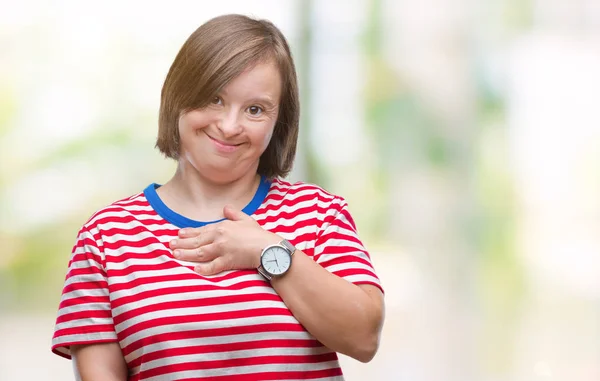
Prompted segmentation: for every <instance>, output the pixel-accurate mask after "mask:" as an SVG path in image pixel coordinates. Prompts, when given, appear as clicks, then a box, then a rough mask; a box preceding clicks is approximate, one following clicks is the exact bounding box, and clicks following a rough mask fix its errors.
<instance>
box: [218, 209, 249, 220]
mask: <svg viewBox="0 0 600 381" xmlns="http://www.w3.org/2000/svg"><path fill="white" fill-rule="evenodd" d="M223 216H225V218H227V219H228V220H231V221H243V220H247V219H248V218H252V217H250V216H249V215H247V214H246V213H244V212H242V211H241V210H239V209H236V208H234V207H233V206H231V205H225V207H224V208H223Z"/></svg>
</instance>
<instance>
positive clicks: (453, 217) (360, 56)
mask: <svg viewBox="0 0 600 381" xmlns="http://www.w3.org/2000/svg"><path fill="white" fill-rule="evenodd" d="M223 13H244V14H248V15H254V16H257V17H260V18H267V19H270V20H271V21H273V22H274V23H275V24H276V25H278V26H279V27H280V28H281V29H282V30H283V32H284V33H285V34H286V36H287V37H288V38H289V41H290V43H291V45H292V47H293V50H294V55H295V59H296V62H297V65H298V68H299V75H300V80H301V92H302V98H303V101H302V102H303V103H302V106H303V107H302V111H303V114H302V133H301V146H300V153H299V156H298V158H297V163H296V167H295V169H294V172H293V174H292V175H291V178H292V179H294V180H305V181H311V182H316V183H318V184H320V185H322V186H324V187H325V188H327V189H329V190H330V191H332V192H334V193H338V194H341V195H343V196H345V197H346V198H347V199H348V200H349V203H350V208H351V210H352V212H353V214H354V216H355V219H356V222H357V224H358V227H359V231H360V233H361V236H362V238H363V240H364V241H365V243H366V245H367V247H368V248H369V249H370V251H371V253H372V257H373V260H374V263H375V266H376V269H377V271H378V273H379V275H380V276H381V278H382V281H383V284H384V287H385V289H386V301H387V320H386V325H385V329H384V332H383V340H382V345H381V349H380V352H379V354H378V355H377V357H376V358H375V359H374V360H373V361H372V362H371V363H369V364H360V363H357V362H355V361H353V360H350V359H347V358H343V364H344V369H345V373H346V375H347V379H348V380H351V381H358V380H389V381H392V380H393V381H438V380H439V381H467V380H473V381H505V380H506V381H538V380H539V381H542V380H543V381H546V380H561V381H563V380H564V381H567V380H568V381H575V380H576V381H598V380H600V111H599V110H600V1H598V0H483V1H475V2H474V1H465V0H454V1H450V0H402V1H393V0H370V1H369V0H327V1H312V2H311V1H300V0H298V1H291V0H288V1H275V0H272V1H268V0H254V1H247V0H246V1H229V0H221V1H191V0H190V1H179V0H173V1H169V2H167V1H162V2H148V1H116V0H113V1H104V2H101V3H99V2H87V1H66V0H60V1H58V0H57V1H52V2H50V1H43V0H20V1H8V0H0V380H3V381H4V380H68V379H72V376H71V368H70V362H69V361H67V360H64V359H61V358H59V357H57V356H55V355H53V354H51V352H50V340H51V336H52V330H53V325H54V318H55V314H56V310H57V306H58V302H59V298H60V292H61V287H62V282H63V280H64V276H65V272H66V266H67V261H68V259H69V255H70V250H71V247H72V245H73V243H74V239H75V235H76V232H77V230H78V228H79V227H80V226H81V224H83V223H84V222H85V220H86V219H87V218H88V217H89V216H90V215H91V213H93V212H94V211H95V210H96V209H98V208H100V207H102V206H104V205H106V204H109V203H111V202H112V201H114V200H116V199H119V198H122V197H125V196H128V195H130V194H133V193H136V192H139V191H141V190H142V189H143V188H144V187H145V186H146V185H147V184H149V183H150V182H159V183H160V182H164V181H166V180H167V179H168V178H169V177H170V175H171V172H172V171H173V169H174V163H172V162H169V161H167V160H164V159H163V158H162V157H161V156H160V155H159V153H158V151H157V150H155V149H154V148H153V146H154V139H155V135H156V130H157V112H158V105H159V95H160V88H161V85H162V81H163V79H164V77H165V75H166V73H167V70H168V68H169V65H170V64H171V61H172V60H173V59H174V57H175V54H176V53H177V51H178V49H179V48H180V46H181V45H182V43H183V42H184V40H185V39H186V38H187V36H188V35H189V34H190V33H191V32H192V31H193V30H195V29H196V28H197V27H198V26H199V25H200V24H201V23H203V22H204V21H206V20H208V19H209V18H211V17H213V16H216V15H219V14H223Z"/></svg>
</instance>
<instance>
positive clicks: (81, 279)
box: [65, 273, 106, 288]
mask: <svg viewBox="0 0 600 381" xmlns="http://www.w3.org/2000/svg"><path fill="white" fill-rule="evenodd" d="M105 281H106V277H104V276H103V275H102V274H98V273H89V274H82V275H72V276H70V277H69V278H68V279H67V280H66V281H65V288H66V287H67V286H70V285H72V284H73V285H74V284H76V283H94V282H105Z"/></svg>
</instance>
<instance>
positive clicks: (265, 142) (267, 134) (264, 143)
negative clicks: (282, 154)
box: [261, 126, 274, 151]
mask: <svg viewBox="0 0 600 381" xmlns="http://www.w3.org/2000/svg"><path fill="white" fill-rule="evenodd" d="M273 131H274V126H273V127H271V128H269V129H267V130H266V131H265V133H264V134H263V139H262V145H261V148H262V150H263V151H264V150H266V149H267V146H268V145H269V142H270V141H271V138H272V137H273Z"/></svg>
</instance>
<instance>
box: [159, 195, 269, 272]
mask: <svg viewBox="0 0 600 381" xmlns="http://www.w3.org/2000/svg"><path fill="white" fill-rule="evenodd" d="M223 215H224V216H225V218H226V220H224V221H221V222H217V223H214V224H210V225H206V226H203V227H200V228H185V229H181V230H180V231H179V238H178V239H174V240H172V241H171V242H170V247H171V249H173V250H174V252H173V255H174V256H175V258H177V259H180V260H183V261H189V262H199V264H198V265H197V266H196V268H195V271H196V272H198V273H200V274H202V275H214V274H218V273H221V272H223V271H226V270H244V269H255V268H257V267H258V266H259V265H260V254H261V253H262V250H263V249H264V248H265V247H267V246H269V245H274V244H276V243H278V242H280V241H281V238H280V237H279V236H278V235H276V234H275V233H271V232H269V231H267V230H264V229H263V228H262V227H261V226H260V225H259V224H258V222H256V221H255V220H254V219H253V218H252V217H250V216H249V215H247V214H246V213H244V212H242V211H241V210H237V209H235V208H233V207H231V206H225V208H223Z"/></svg>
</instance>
